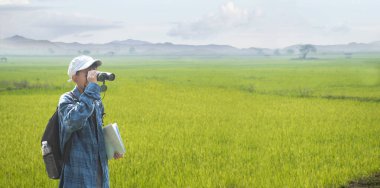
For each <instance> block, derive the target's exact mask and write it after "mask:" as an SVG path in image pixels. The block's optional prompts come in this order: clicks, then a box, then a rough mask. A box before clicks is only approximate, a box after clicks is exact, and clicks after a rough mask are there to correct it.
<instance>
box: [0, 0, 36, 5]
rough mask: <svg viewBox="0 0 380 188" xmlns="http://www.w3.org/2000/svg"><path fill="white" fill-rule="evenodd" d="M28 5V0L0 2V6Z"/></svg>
mask: <svg viewBox="0 0 380 188" xmlns="http://www.w3.org/2000/svg"><path fill="white" fill-rule="evenodd" d="M29 3H30V1H29V0H0V5H25V4H29Z"/></svg>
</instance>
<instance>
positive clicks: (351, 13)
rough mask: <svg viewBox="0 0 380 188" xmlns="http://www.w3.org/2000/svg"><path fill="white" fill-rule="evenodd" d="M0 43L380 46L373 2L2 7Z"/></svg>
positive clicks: (113, 1)
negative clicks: (14, 40) (132, 41)
mask: <svg viewBox="0 0 380 188" xmlns="http://www.w3.org/2000/svg"><path fill="white" fill-rule="evenodd" d="M0 24H1V26H0V38H5V37H10V36H13V35H16V34H18V35H22V36H25V37H29V38H33V39H48V40H52V41H62V42H74V41H75V42H81V43H106V42H110V41H113V40H125V39H136V40H144V41H149V42H154V43H158V42H172V43H177V44H228V45H232V46H235V47H239V48H246V47H270V48H282V47H286V46H288V45H293V44H299V43H312V44H337V43H339V44H342V43H349V42H373V41H380V1H378V0H149V1H148V0H123V1H121V0H120V1H117V0H102V1H101V0H0Z"/></svg>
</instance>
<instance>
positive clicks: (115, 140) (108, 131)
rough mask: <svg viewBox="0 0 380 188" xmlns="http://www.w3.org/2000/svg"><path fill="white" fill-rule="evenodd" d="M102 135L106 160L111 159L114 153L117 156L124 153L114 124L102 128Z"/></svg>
mask: <svg viewBox="0 0 380 188" xmlns="http://www.w3.org/2000/svg"><path fill="white" fill-rule="evenodd" d="M103 134H104V142H105V145H106V152H107V158H108V160H110V159H113V155H114V153H116V152H117V153H119V154H124V153H125V148H124V144H123V141H122V139H121V136H120V132H119V129H118V128H117V124H116V123H113V124H109V125H107V126H105V127H103Z"/></svg>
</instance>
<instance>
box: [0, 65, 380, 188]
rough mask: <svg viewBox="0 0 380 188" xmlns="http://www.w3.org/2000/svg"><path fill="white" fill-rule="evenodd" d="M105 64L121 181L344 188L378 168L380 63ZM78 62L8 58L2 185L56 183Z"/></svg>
mask: <svg viewBox="0 0 380 188" xmlns="http://www.w3.org/2000/svg"><path fill="white" fill-rule="evenodd" d="M101 59H102V60H103V61H104V65H103V66H102V67H101V68H100V70H106V71H110V72H114V73H115V74H116V80H115V81H114V82H109V83H107V85H108V89H109V91H107V94H106V96H105V98H104V100H103V103H104V105H105V108H106V113H107V115H106V118H105V119H104V122H105V123H111V122H117V123H118V124H119V128H120V131H121V134H122V137H123V139H124V143H125V146H126V149H127V153H126V155H125V157H124V158H123V159H122V160H118V161H110V162H109V165H110V174H111V175H110V177H111V186H112V187H339V186H342V185H347V184H348V183H349V182H350V181H351V180H355V179H360V178H362V177H365V176H369V175H371V174H373V173H375V172H377V171H379V170H380V158H379V155H380V150H379V148H380V143H379V141H378V135H379V134H380V126H379V125H380V124H379V123H380V116H379V110H380V103H379V102H378V99H379V97H378V96H380V95H379V94H380V90H379V89H380V84H379V83H380V82H379V59H378V58H373V57H371V58H369V57H367V58H366V57H361V58H356V59H354V58H353V59H348V60H346V59H320V60H315V61H291V60H287V59H281V58H271V59H264V58H261V59H253V58H226V59H223V58H212V59H203V58H171V59H169V58H155V59H152V58H146V59H145V58H127V57H123V58H122V57H120V58H110V57H104V58H101ZM69 61H70V57H59V58H44V57H38V58H37V57H34V58H33V57H32V58H30V57H14V58H9V63H7V64H0V88H3V90H1V91H0V119H1V125H2V126H3V134H0V143H2V144H1V145H2V147H0V153H1V155H0V168H1V169H3V170H2V171H1V172H0V186H5V187H7V186H9V187H52V186H57V184H58V182H57V181H53V180H49V179H48V178H47V176H46V174H45V172H44V169H43V168H44V167H43V163H42V156H41V152H40V143H39V142H40V138H41V136H42V133H43V130H44V127H45V125H46V123H47V120H48V118H49V117H50V116H51V114H52V113H53V112H54V110H55V106H56V105H57V103H58V98H59V96H60V95H61V94H62V93H63V92H65V91H68V90H70V89H72V87H73V85H72V84H70V83H67V82H66V80H67V76H66V74H65V73H66V70H67V64H68V62H69ZM18 83H28V84H26V85H27V86H26V87H20V86H19V85H18ZM38 84H40V85H42V86H43V87H40V86H39V85H38Z"/></svg>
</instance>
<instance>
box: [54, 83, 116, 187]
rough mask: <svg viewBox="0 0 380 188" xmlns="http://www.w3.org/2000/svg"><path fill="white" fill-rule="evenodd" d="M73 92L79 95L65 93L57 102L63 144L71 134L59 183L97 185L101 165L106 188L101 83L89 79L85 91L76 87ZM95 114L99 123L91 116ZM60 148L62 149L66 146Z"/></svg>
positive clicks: (65, 185)
mask: <svg viewBox="0 0 380 188" xmlns="http://www.w3.org/2000/svg"><path fill="white" fill-rule="evenodd" d="M72 92H73V94H74V96H75V98H76V99H75V98H73V97H72V96H71V95H70V94H69V93H65V94H63V95H62V96H61V98H60V99H59V104H58V112H59V123H60V130H59V131H60V142H61V143H60V144H61V148H63V146H64V144H65V143H66V142H67V140H68V139H69V138H70V136H72V147H71V151H70V156H69V160H68V162H67V163H65V165H64V169H63V173H62V176H61V181H60V185H59V186H60V187H70V188H75V187H96V186H97V185H96V182H97V172H98V168H101V171H102V172H103V173H102V174H103V180H102V182H103V185H102V187H105V188H107V187H109V177H108V160H107V155H106V150H105V144H104V138H103V130H102V124H103V122H102V114H103V112H104V107H103V104H102V101H101V98H100V87H99V85H97V84H95V83H89V84H88V85H87V87H86V88H85V90H84V92H83V93H82V94H81V93H80V92H79V90H78V88H77V87H75V88H74V89H73V90H72ZM93 114H95V117H96V122H97V125H95V124H96V122H94V121H93V119H92V118H91V117H92V115H93ZM95 128H96V129H97V130H95ZM96 133H97V135H96ZM61 152H62V153H63V149H61ZM99 160H100V161H99Z"/></svg>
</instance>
